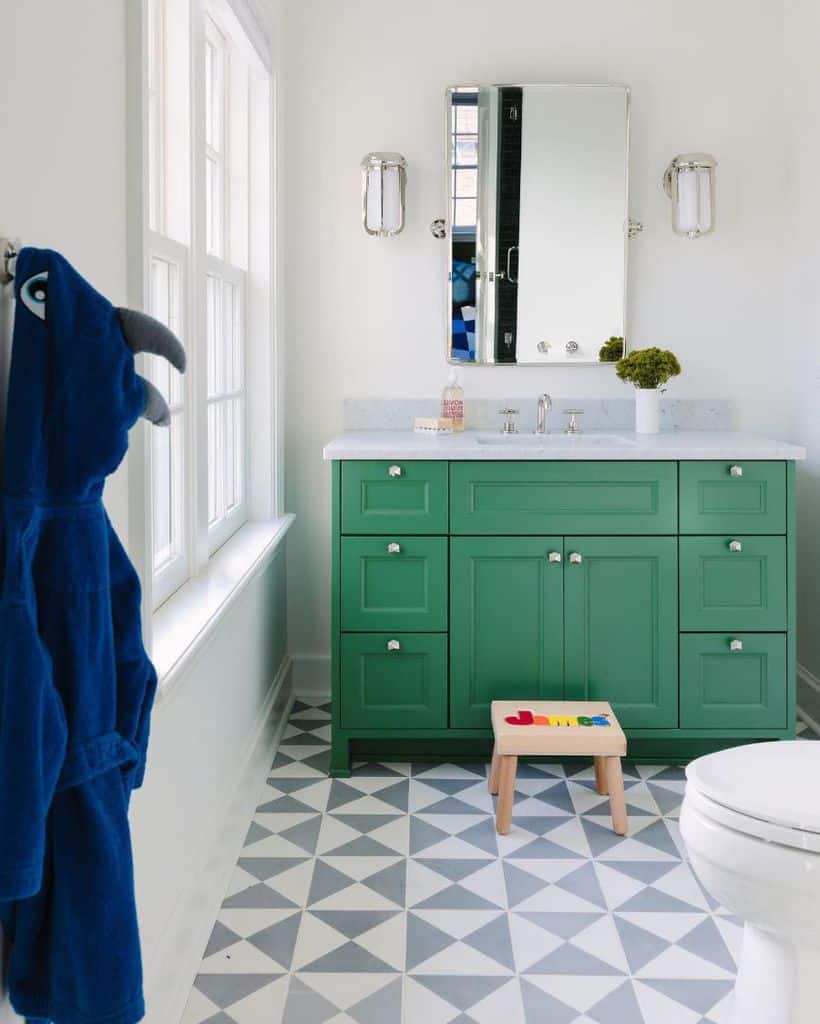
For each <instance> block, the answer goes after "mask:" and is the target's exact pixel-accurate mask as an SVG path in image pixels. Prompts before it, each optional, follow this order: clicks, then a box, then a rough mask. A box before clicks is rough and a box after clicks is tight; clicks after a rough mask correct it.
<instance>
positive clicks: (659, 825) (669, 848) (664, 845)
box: [632, 819, 681, 860]
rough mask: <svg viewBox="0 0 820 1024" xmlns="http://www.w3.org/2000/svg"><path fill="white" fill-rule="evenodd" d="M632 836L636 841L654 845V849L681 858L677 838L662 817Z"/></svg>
mask: <svg viewBox="0 0 820 1024" xmlns="http://www.w3.org/2000/svg"><path fill="white" fill-rule="evenodd" d="M632 838H633V839H634V840H636V842H639V843H644V845H646V846H650V847H652V849H654V850H659V851H660V852H661V853H668V854H669V855H670V856H672V857H677V858H678V860H680V859H681V856H680V851H679V850H678V848H677V846H676V845H675V840H674V839H673V838H672V836H671V835H670V834H669V829H668V828H667V827H666V823H665V822H664V821H663V820H662V819H658V821H656V822H655V823H654V824H653V825H648V826H647V827H646V828H645V829H642V830H641V831H640V832H635V833H634V834H633V836H632Z"/></svg>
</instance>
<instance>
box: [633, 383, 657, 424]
mask: <svg viewBox="0 0 820 1024" xmlns="http://www.w3.org/2000/svg"><path fill="white" fill-rule="evenodd" d="M660 429H661V391H660V388H635V433H636V434H657V433H659V432H660Z"/></svg>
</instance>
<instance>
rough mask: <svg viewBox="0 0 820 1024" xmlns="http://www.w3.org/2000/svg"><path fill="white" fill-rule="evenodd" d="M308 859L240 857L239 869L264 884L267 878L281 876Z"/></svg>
mask: <svg viewBox="0 0 820 1024" xmlns="http://www.w3.org/2000/svg"><path fill="white" fill-rule="evenodd" d="M309 859H310V858H309V857H240V858H239V867H240V868H242V870H243V871H247V872H248V874H249V875H253V877H254V878H258V879H259V881H260V882H266V881H267V880H268V879H269V878H275V877H276V875H281V874H282V872H283V871H290V869H291V868H295V867H296V865H297V864H304V863H305V861H306V860H309Z"/></svg>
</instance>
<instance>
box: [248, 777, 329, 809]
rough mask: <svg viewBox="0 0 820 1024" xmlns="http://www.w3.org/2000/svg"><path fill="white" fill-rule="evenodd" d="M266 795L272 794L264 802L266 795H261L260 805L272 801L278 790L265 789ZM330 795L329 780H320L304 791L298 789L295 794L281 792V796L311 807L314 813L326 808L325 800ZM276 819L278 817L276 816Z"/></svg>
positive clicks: (269, 787)
mask: <svg viewBox="0 0 820 1024" xmlns="http://www.w3.org/2000/svg"><path fill="white" fill-rule="evenodd" d="M267 793H270V794H272V796H268V797H267V800H265V799H264V798H265V796H266V795H267V794H266V793H265V794H263V799H262V800H260V801H259V802H260V804H263V803H267V802H268V801H269V800H273V799H275V798H276V796H277V795H278V794H279V791H278V790H275V789H273V788H272V787H271V786H268V787H267ZM329 793H330V779H320V780H319V781H318V782H316V783H315V784H314V785H312V786H305V788H304V789H299V790H297V791H296V792H295V793H287V792H286V791H284V790H283V791H282V793H281V795H282V796H292V797H293V798H294V800H298V801H299V802H300V803H303V804H307V806H308V807H312V808H313V809H314V810H315V811H324V810H325V808H326V807H327V798H328V794H329ZM277 817H278V815H277Z"/></svg>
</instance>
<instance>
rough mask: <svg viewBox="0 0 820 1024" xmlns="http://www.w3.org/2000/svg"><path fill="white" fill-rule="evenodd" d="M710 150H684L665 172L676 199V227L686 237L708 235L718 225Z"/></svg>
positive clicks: (668, 189) (665, 181)
mask: <svg viewBox="0 0 820 1024" xmlns="http://www.w3.org/2000/svg"><path fill="white" fill-rule="evenodd" d="M716 167H717V160H715V158H714V157H713V156H710V155H709V154H708V153H681V154H680V155H679V156H676V157H675V158H674V159H673V160H672V162H671V163H670V164H669V166H668V167H667V168H666V173H665V174H664V176H663V187H664V189H665V191H666V194H667V195H668V196H669V198H670V199H671V200H672V229H673V230H674V232H675V234H676V235H683V236H684V237H685V238H699V237H700V236H701V235H708V234H709V232H710V231H712V230H714V226H715V168H716Z"/></svg>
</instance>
